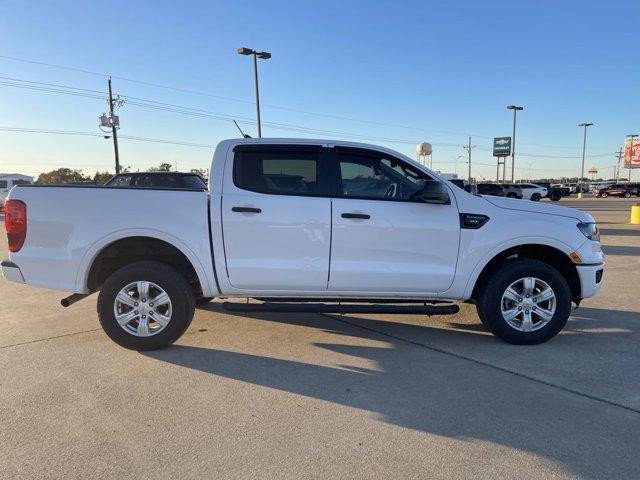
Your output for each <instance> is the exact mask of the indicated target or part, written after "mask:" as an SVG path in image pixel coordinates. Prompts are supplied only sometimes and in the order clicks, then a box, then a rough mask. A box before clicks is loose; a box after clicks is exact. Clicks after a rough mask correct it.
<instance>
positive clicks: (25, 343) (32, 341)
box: [0, 328, 102, 350]
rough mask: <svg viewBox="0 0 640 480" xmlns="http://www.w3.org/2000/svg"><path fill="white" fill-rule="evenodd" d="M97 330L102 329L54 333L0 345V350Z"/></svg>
mask: <svg viewBox="0 0 640 480" xmlns="http://www.w3.org/2000/svg"><path fill="white" fill-rule="evenodd" d="M98 330H102V329H101V328H93V329H91V330H82V331H80V332H73V333H64V334H62V335H54V336H52V337H45V338H38V339H37V340H29V341H27V342H19V343H12V344H11V345H0V350H3V349H5V348H11V347H20V346H22V345H30V344H32V343H39V342H46V341H47V340H55V339H56V338H64V337H73V336H75V335H80V334H83V333H90V332H97V331H98Z"/></svg>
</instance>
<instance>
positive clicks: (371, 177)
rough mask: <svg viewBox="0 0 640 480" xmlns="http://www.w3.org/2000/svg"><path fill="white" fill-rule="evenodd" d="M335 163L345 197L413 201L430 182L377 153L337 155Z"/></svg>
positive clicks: (345, 152)
mask: <svg viewBox="0 0 640 480" xmlns="http://www.w3.org/2000/svg"><path fill="white" fill-rule="evenodd" d="M338 162H339V166H340V180H341V182H342V185H341V193H342V196H345V197H355V198H368V199H387V200H405V201H407V200H413V197H414V196H415V195H416V194H417V193H418V192H420V191H421V190H422V188H423V187H424V184H425V181H427V180H429V177H428V176H427V175H426V174H425V173H422V172H420V171H419V170H417V169H415V168H413V167H411V166H410V165H408V164H406V163H404V162H402V161H400V160H397V159H395V158H393V157H390V156H386V155H384V154H382V153H380V154H378V153H377V152H371V153H369V152H357V151H353V152H352V151H348V150H347V151H340V152H339V153H338Z"/></svg>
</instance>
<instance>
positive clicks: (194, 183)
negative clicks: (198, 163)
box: [182, 175, 207, 188]
mask: <svg viewBox="0 0 640 480" xmlns="http://www.w3.org/2000/svg"><path fill="white" fill-rule="evenodd" d="M182 183H183V185H184V187H185V188H207V184H206V183H204V180H203V179H202V177H200V176H199V175H183V176H182Z"/></svg>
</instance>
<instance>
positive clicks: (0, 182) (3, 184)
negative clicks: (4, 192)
mask: <svg viewBox="0 0 640 480" xmlns="http://www.w3.org/2000/svg"><path fill="white" fill-rule="evenodd" d="M0 188H7V181H6V180H0Z"/></svg>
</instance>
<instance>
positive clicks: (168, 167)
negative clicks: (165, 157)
mask: <svg viewBox="0 0 640 480" xmlns="http://www.w3.org/2000/svg"><path fill="white" fill-rule="evenodd" d="M170 171H171V164H170V163H166V162H165V163H161V164H160V165H159V166H157V167H151V168H150V169H149V170H147V172H170Z"/></svg>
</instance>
